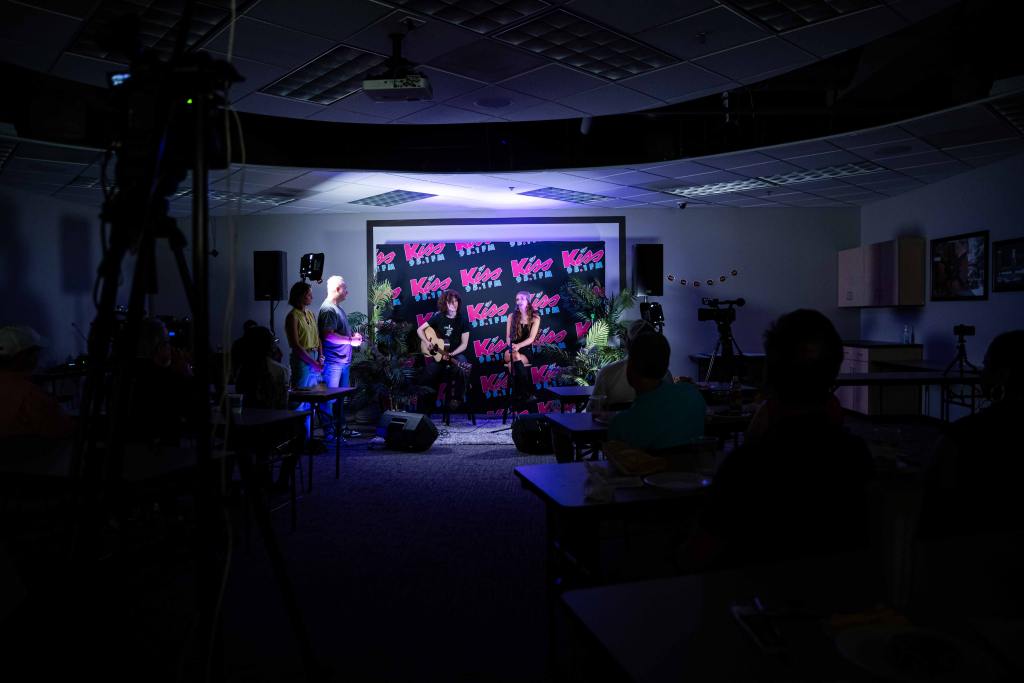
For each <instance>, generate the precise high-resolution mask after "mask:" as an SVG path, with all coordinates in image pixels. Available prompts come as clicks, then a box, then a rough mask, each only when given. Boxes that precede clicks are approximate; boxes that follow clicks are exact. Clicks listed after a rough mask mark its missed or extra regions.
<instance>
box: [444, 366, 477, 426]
mask: <svg viewBox="0 0 1024 683" xmlns="http://www.w3.org/2000/svg"><path fill="white" fill-rule="evenodd" d="M456 372H458V370H457V369H456V368H455V366H449V368H448V369H447V370H445V371H444V373H443V374H442V375H441V378H442V381H444V382H446V385H445V392H444V402H443V403H442V404H441V421H442V422H444V425H445V426H446V427H450V426H451V424H452V410H451V404H452V401H453V400H454V399H455V382H454V381H453V379H454V375H455V373H456ZM472 379H473V378H472V373H466V383H465V387H464V389H463V394H462V407H463V408H464V409H465V412H466V419H468V420H469V421H470V422H472V423H473V426H476V413H475V412H474V410H473V403H472V401H470V400H469V395H470V390H471V388H472Z"/></svg>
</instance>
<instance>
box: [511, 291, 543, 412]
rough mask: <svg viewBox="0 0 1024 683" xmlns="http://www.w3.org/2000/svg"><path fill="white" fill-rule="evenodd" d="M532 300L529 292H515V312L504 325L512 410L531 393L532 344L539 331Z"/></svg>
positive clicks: (527, 399) (537, 318)
mask: <svg viewBox="0 0 1024 683" xmlns="http://www.w3.org/2000/svg"><path fill="white" fill-rule="evenodd" d="M532 301H533V296H532V295H531V294H530V293H529V292H526V291H522V292H516V303H515V310H513V311H512V315H510V316H509V317H508V320H507V322H506V323H505V343H506V344H508V351H507V352H506V359H505V362H506V363H507V364H508V365H509V380H510V381H511V383H512V387H511V389H512V392H511V396H510V400H511V401H512V402H513V406H512V407H513V410H518V409H520V408H521V407H522V406H523V405H525V404H526V403H527V402H528V401H529V400H530V396H531V394H532V393H533V392H532V391H531V388H532V387H533V380H532V379H531V378H530V360H531V358H532V357H533V351H532V347H533V342H534V341H536V339H537V333H538V331H540V315H538V314H537V311H536V309H535V308H534V307H533V304H532Z"/></svg>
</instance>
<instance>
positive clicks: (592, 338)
mask: <svg viewBox="0 0 1024 683" xmlns="http://www.w3.org/2000/svg"><path fill="white" fill-rule="evenodd" d="M583 346H584V348H586V349H593V348H595V347H596V348H601V347H605V346H608V323H607V322H606V321H604V320H595V321H594V324H593V325H591V326H590V330H589V331H588V332H587V338H586V341H584V342H583Z"/></svg>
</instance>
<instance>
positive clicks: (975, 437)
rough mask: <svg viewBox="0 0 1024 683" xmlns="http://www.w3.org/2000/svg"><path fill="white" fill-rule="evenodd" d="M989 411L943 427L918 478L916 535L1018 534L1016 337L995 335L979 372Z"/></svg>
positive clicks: (1022, 470) (1020, 355)
mask: <svg viewBox="0 0 1024 683" xmlns="http://www.w3.org/2000/svg"><path fill="white" fill-rule="evenodd" d="M981 381H982V391H983V392H984V394H985V397H986V398H987V399H988V400H989V401H990V403H989V405H988V406H987V407H985V408H984V409H982V410H980V411H979V412H977V413H974V414H973V415H967V416H966V417H962V418H960V419H959V420H957V421H956V422H954V423H953V424H952V425H950V426H949V427H948V428H947V429H946V432H945V434H944V435H943V436H942V438H941V439H940V441H939V443H938V445H937V446H936V449H935V454H934V457H933V459H932V462H931V465H930V466H929V467H928V470H927V472H926V476H925V494H924V499H923V501H922V509H921V519H920V523H919V534H920V535H921V536H922V538H924V539H926V540H928V539H936V538H943V537H951V536H963V535H973V534H982V533H999V532H1007V531H1009V532H1014V531H1016V532H1018V533H1019V530H1020V521H1019V520H1020V519H1021V517H1022V513H1024V505H1022V504H1021V502H1020V494H1019V489H1020V485H1021V481H1022V480H1024V462H1022V460H1021V458H1020V454H1019V450H1020V433H1021V424H1022V423H1024V330H1014V331H1011V332H1004V333H1003V334H1000V335H999V336H997V337H996V338H995V339H993V340H992V342H991V343H990V344H989V346H988V350H987V351H986V352H985V358H984V362H983V365H982V371H981Z"/></svg>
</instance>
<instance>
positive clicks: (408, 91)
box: [363, 74, 434, 102]
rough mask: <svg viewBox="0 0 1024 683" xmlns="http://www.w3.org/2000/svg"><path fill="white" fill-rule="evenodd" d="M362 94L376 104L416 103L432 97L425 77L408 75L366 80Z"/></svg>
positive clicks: (428, 82)
mask: <svg viewBox="0 0 1024 683" xmlns="http://www.w3.org/2000/svg"><path fill="white" fill-rule="evenodd" d="M363 92H365V93H366V94H367V95H369V96H370V99H371V100H375V101H377V102H418V101H420V100H429V99H431V98H432V97H433V96H434V92H433V90H431V88H430V81H428V80H427V77H426V76H420V75H419V74H408V75H405V76H400V77H397V78H387V77H382V78H368V79H366V80H365V81H363Z"/></svg>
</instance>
